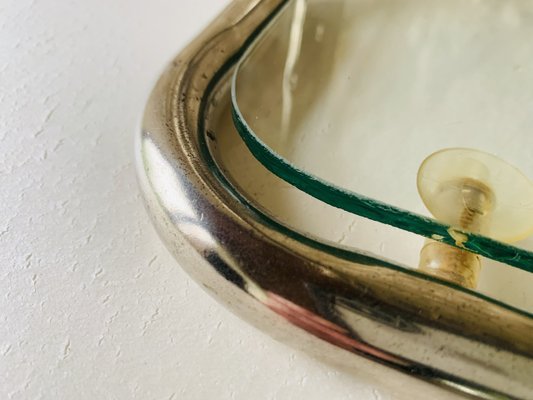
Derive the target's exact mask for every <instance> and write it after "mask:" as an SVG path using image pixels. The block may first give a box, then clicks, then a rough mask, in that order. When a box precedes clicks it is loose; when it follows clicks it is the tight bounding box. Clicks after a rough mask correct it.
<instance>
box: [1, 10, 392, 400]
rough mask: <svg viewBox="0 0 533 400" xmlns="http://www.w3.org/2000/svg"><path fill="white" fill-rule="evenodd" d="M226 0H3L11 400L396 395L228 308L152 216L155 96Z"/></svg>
mask: <svg viewBox="0 0 533 400" xmlns="http://www.w3.org/2000/svg"><path fill="white" fill-rule="evenodd" d="M223 3H224V2H221V1H217V0H195V1H194V2H191V1H188V0H187V1H184V0H181V1H178V0H155V1H150V2H148V1H141V0H135V1H127V0H114V1H103V0H95V1H81V0H77V1H66V0H63V1H52V0H48V1H40V0H35V1H26V0H23V1H22V0H2V1H0V143H1V148H0V150H1V151H0V188H1V189H0V249H1V252H0V318H1V319H0V399H133V398H135V399H326V398H328V399H380V398H385V397H386V396H384V395H383V393H382V392H380V391H379V390H376V389H375V388H372V387H369V386H368V385H367V384H366V383H365V382H361V381H359V380H358V378H357V377H353V376H349V375H345V374H342V373H339V372H336V371H334V370H331V369H330V368H328V367H326V366H323V365H321V364H319V363H317V362H315V361H313V360H311V359H309V358H307V357H306V356H305V355H302V354H300V353H294V352H293V351H292V350H290V349H288V348H287V347H285V346H283V345H281V344H278V343H276V342H274V341H273V340H271V339H270V338H268V337H266V336H264V335H263V334H261V333H259V332H257V331H256V330H255V329H253V328H251V327H249V326H248V325H246V324H245V323H244V322H242V321H240V320H239V319H237V318H236V317H234V316H233V315H231V314H230V313H229V312H227V311H225V310H224V309H223V308H222V307H220V306H219V305H218V304H216V303H215V302H214V301H213V300H212V299H211V298H209V297H208V296H207V295H206V294H205V293H203V292H202V291H201V290H200V289H199V288H198V287H197V286H196V285H195V284H194V283H193V282H192V281H191V280H190V279H189V278H188V277H187V276H186V275H185V274H184V273H183V272H182V271H181V269H180V268H179V267H178V266H177V265H176V263H175V262H174V260H173V259H172V258H171V257H170V256H169V255H168V253H167V251H166V250H165V249H164V248H163V246H162V245H161V243H160V242H159V240H158V238H157V237H156V234H155V233H154V231H153V229H152V227H151V225H150V223H149V221H148V218H147V216H146V214H145V212H144V209H143V206H142V204H141V199H140V197H139V194H138V190H137V185H136V181H135V174H134V168H133V164H132V160H133V145H132V137H133V133H134V131H135V129H136V127H137V122H138V121H139V120H140V116H141V112H142V109H143V105H144V102H145V100H146V98H147V95H148V93H149V91H150V89H151V87H152V85H153V84H154V81H155V79H156V77H157V75H158V73H159V72H160V71H161V69H162V68H163V66H164V65H165V63H166V62H168V60H169V59H170V58H171V57H172V56H173V55H174V54H175V53H176V52H177V51H178V50H179V49H180V48H181V47H183V46H184V45H185V44H186V43H187V42H188V41H189V40H190V39H191V38H192V37H193V36H194V35H195V34H196V33H197V32H198V31H199V29H200V28H201V27H202V26H203V25H205V24H206V23H207V22H208V21H209V20H210V19H211V18H212V17H213V16H214V15H215V14H216V13H218V11H219V10H220V9H221V8H222V7H223V5H224V4H223ZM387 398H388V397H387Z"/></svg>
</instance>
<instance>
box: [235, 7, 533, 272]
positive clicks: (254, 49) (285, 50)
mask: <svg viewBox="0 0 533 400" xmlns="http://www.w3.org/2000/svg"><path fill="white" fill-rule="evenodd" d="M531 37H533V2H528V1H519V0H509V1H506V2H501V1H498V0H478V1H473V0H472V1H470V0H446V1H444V0H442V1H432V2H428V1H425V0H405V1H401V2H399V1H396V0H349V1H348V0H346V1H341V0H307V1H306V0H294V1H291V2H289V3H288V5H287V7H285V8H284V9H283V10H282V11H281V12H280V14H279V15H278V17H277V18H276V19H275V20H274V21H273V22H272V23H271V24H270V26H269V27H268V28H267V29H265V31H264V32H263V33H262V34H261V35H260V36H259V37H258V38H257V39H256V40H255V41H254V43H253V44H252V46H251V47H250V49H249V51H248V52H247V54H245V56H244V57H243V61H242V62H241V64H240V66H239V67H238V69H237V71H236V74H235V77H234V82H233V89H232V95H233V113H234V121H235V125H236V127H237V129H238V131H239V133H240V134H241V137H242V138H243V139H244V142H245V143H246V144H247V146H248V147H249V149H250V150H251V151H252V153H253V154H254V155H255V157H257V159H258V160H259V161H260V162H261V163H263V164H264V165H265V166H266V167H267V168H268V169H269V170H271V171H272V172H274V173H275V174H276V175H278V176H279V177H281V178H283V179H284V180H286V181H288V182H289V183H291V184H292V185H294V186H296V187H298V188H299V189H301V190H303V191H305V192H307V193H309V194H311V195H312V196H314V197H316V198H318V199H320V200H322V201H324V202H326V203H329V204H331V205H333V206H335V207H338V208H341V209H343V210H346V211H349V212H351V213H354V214H357V215H360V216H363V217H365V218H368V219H371V220H375V221H378V222H382V223H385V224H389V225H392V226H395V227H398V228H401V229H403V230H407V231H410V232H413V233H416V234H418V235H422V236H425V237H428V238H431V239H433V240H437V241H440V242H444V243H447V244H449V245H452V246H455V247H460V248H465V249H468V250H469V251H472V252H475V253H478V254H481V255H483V256H485V257H488V258H491V259H494V260H497V261H500V262H503V263H506V264H508V265H512V266H515V267H518V268H521V269H523V270H526V271H529V272H533V252H532V251H533V239H532V237H531V236H530V234H531V232H532V230H533V189H532V188H533V185H532V184H531V181H530V178H531V177H533V134H531V130H532V128H533V112H531V111H533V44H532V42H531V40H530V38H531ZM458 148H459V150H457V149H458ZM446 149H455V150H448V151H443V150H446ZM465 149H467V150H465ZM430 155H433V156H432V157H431V158H429V159H428V156H430ZM448 165H449V168H448V167H447V166H448ZM417 183H418V187H417ZM426 205H427V206H429V208H431V212H430V211H429V210H428V209H427V207H426ZM435 218H438V219H439V220H437V219H435ZM429 244H431V243H429ZM428 251H429V250H428Z"/></svg>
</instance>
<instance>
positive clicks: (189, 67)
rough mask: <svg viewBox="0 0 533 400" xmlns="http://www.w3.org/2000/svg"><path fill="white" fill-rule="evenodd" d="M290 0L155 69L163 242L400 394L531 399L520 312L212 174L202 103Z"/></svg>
mask: <svg viewBox="0 0 533 400" xmlns="http://www.w3.org/2000/svg"><path fill="white" fill-rule="evenodd" d="M285 2H286V0H236V1H234V2H233V3H232V4H231V5H230V6H229V7H228V8H227V9H226V10H225V11H224V12H223V13H222V14H221V15H220V16H219V17H218V18H217V19H216V20H215V21H214V22H213V23H212V24H211V25H210V26H209V27H208V28H207V29H206V30H205V31H204V32H203V33H202V34H201V35H199V37H198V38H196V39H195V40H194V41H193V42H192V43H191V44H190V45H189V46H188V47H187V48H186V49H185V50H183V51H182V52H181V53H180V54H179V55H178V56H177V57H176V58H175V59H174V61H173V62H172V63H171V64H170V65H169V67H168V68H167V69H166V70H165V72H164V73H163V74H162V76H161V78H160V79H159V82H158V83H157V85H156V87H155V89H154V91H153V93H152V95H151V97H150V99H149V101H148V104H147V107H146V111H145V115H144V119H143V123H142V129H141V132H140V135H138V137H137V166H138V176H139V183H140V186H141V189H142V192H143V195H144V199H145V203H146V205H147V209H148V211H149V214H150V215H151V217H152V219H153V221H154V224H155V225H156V227H157V229H158V231H159V233H160V235H161V237H162V239H163V240H164V241H165V243H166V245H167V246H168V248H169V249H170V250H171V251H172V253H173V254H174V255H175V257H176V258H177V259H178V260H179V262H180V265H181V266H182V267H183V268H184V269H185V270H186V271H187V272H188V273H189V274H190V275H191V276H192V277H193V278H194V279H195V280H196V281H197V282H199V283H200V284H201V285H202V286H203V287H204V288H205V289H206V290H207V291H208V292H209V293H210V294H211V295H213V296H214V297H216V298H217V299H218V300H219V301H220V302H221V303H223V304H225V305H226V306H228V307H229V308H230V309H231V310H232V311H234V312H235V313H237V314H238V315H240V316H241V317H243V318H244V319H246V320H247V321H249V322H250V323H252V324H253V325H255V326H256V327H258V328H259V329H261V330H262V331H265V332H267V333H269V334H270V335H272V336H274V337H275V338H277V339H279V340H282V341H284V342H288V343H290V344H292V345H293V346H295V347H297V348H300V349H304V350H306V351H307V352H308V353H310V354H311V355H313V356H315V357H318V358H320V359H322V360H325V361H327V362H330V363H333V364H335V365H336V366H337V367H340V368H343V369H348V370H357V371H358V373H362V371H364V373H368V375H369V376H371V379H374V380H377V381H380V382H382V383H383V384H385V385H387V386H388V387H390V388H391V390H393V391H394V392H395V393H397V394H399V395H401V396H402V397H406V398H424V399H426V398H450V397H455V396H457V395H460V394H466V395H469V396H474V397H477V398H485V399H501V398H532V399H533V335H531V332H533V322H532V320H531V319H530V318H529V317H528V316H527V315H524V314H521V313H519V312H517V311H516V310H512V309H510V308H507V307H505V306H503V305H501V304H498V303H496V302H493V301H491V300H490V299H487V298H484V297H482V296H479V295H477V294H475V293H473V292H470V291H467V290H460V289H458V288H456V287H453V286H450V285H447V284H445V283H441V282H437V281H435V280H432V279H430V278H428V277H425V276H424V275H420V274H417V273H416V272H411V271H405V270H402V269H401V268H397V267H395V266H392V265H390V264H388V263H386V262H384V261H382V260H380V259H379V258H377V257H372V256H368V255H365V254H359V255H354V254H353V253H349V252H345V251H343V250H342V249H336V248H333V247H330V246H328V245H327V244H323V243H319V242H317V241H315V240H312V239H308V238H305V237H302V236H300V235H298V234H297V233H294V232H290V231H287V230H284V229H280V228H279V226H277V225H276V224H275V223H273V222H272V221H271V220H269V219H268V218H266V217H265V216H264V215H261V213H258V212H257V211H256V210H254V209H252V208H250V207H249V206H248V205H247V204H245V202H243V200H242V199H239V196H238V193H237V194H236V193H232V190H231V188H229V187H228V183H227V182H224V177H223V176H222V175H221V174H219V173H217V167H216V163H214V162H213V160H212V159H210V156H211V155H210V154H208V153H206V151H205V146H204V145H205V143H203V141H204V139H205V132H203V127H205V126H206V124H213V123H214V122H213V121H212V119H213V117H212V115H213V108H214V107H215V108H216V106H213V103H212V102H211V100H212V99H213V96H215V95H216V96H219V97H220V96H229V94H228V93H227V90H228V89H227V85H224V84H223V83H224V82H227V80H228V73H227V72H228V71H229V70H230V69H231V67H232V66H233V65H234V64H235V62H236V61H237V60H238V59H239V57H240V56H241V55H242V52H243V51H244V49H245V48H246V46H247V44H248V42H249V39H250V38H251V37H252V36H253V35H254V32H256V31H257V30H258V29H260V28H261V26H262V25H263V24H264V23H265V21H267V20H268V18H269V17H270V16H271V15H273V13H274V12H275V11H276V10H278V9H279V8H280V7H281V6H283V4H284V3H285ZM214 156H215V157H216V154H215V155H214ZM398 371H400V372H402V373H404V374H401V373H398ZM428 382H429V383H433V384H435V385H428Z"/></svg>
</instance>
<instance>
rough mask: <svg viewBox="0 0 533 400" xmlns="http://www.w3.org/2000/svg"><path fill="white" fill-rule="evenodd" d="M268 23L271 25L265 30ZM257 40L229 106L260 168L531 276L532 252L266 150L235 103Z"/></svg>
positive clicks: (340, 204)
mask: <svg viewBox="0 0 533 400" xmlns="http://www.w3.org/2000/svg"><path fill="white" fill-rule="evenodd" d="M271 23H273V21H270V22H269V24H268V25H267V26H266V27H265V29H266V28H268V26H270V24H271ZM263 32H264V31H263ZM263 32H262V33H263ZM260 37H261V34H259V35H258V36H257V37H256V38H255V40H253V41H248V47H247V49H246V51H245V52H244V54H243V56H242V58H241V60H240V61H239V63H238V64H237V67H236V68H235V71H234V74H233V77H232V80H231V103H232V117H233V121H234V124H235V127H236V129H237V131H238V133H239V135H240V137H241V138H242V140H243V141H244V143H245V144H246V146H247V147H248V149H249V150H250V152H251V153H252V154H253V156H254V157H255V158H256V159H257V160H258V161H259V162H260V163H261V164H263V166H265V167H266V168H267V169H268V170H269V171H270V172H272V173H273V174H275V175H276V176H278V177H279V178H281V179H283V180H284V181H286V182H287V183H289V184H291V185H292V186H294V187H296V188H298V189H299V190H302V191H303V192H305V193H307V194H309V195H311V196H312V197H314V198H316V199H318V200H320V201H322V202H324V203H327V204H329V205H331V206H333V207H336V208H339V209H342V210H344V211H347V212H349V213H352V214H356V215H359V216H362V217H364V218H368V219H371V220H373V221H377V222H380V223H383V224H386V225H390V226H393V227H395V228H398V229H402V230H405V231H408V232H411V233H414V234H416V235H420V236H424V237H426V238H430V239H433V240H436V241H439V242H442V243H446V244H448V245H451V246H454V247H457V248H460V249H465V250H468V251H470V252H472V253H475V254H479V255H480V256H483V257H486V258H489V259H492V260H495V261H499V262H502V263H504V264H507V265H509V266H512V267H515V268H518V269H520V270H523V271H526V272H530V273H533V251H529V250H526V249H522V248H520V247H516V246H513V245H510V244H506V243H503V242H500V241H497V240H494V239H491V238H489V237H486V236H483V235H479V234H475V233H471V232H468V231H465V230H462V229H459V228H456V227H453V226H450V225H447V224H444V223H442V222H439V221H437V220H435V219H433V218H429V217H425V216H422V215H420V214H417V213H414V212H411V211H408V210H405V209H402V208H399V207H396V206H393V205H390V204H387V203H385V202H382V201H379V200H375V199H372V198H369V197H366V196H364V195H361V194H359V193H356V192H353V191H350V190H347V189H344V188H342V187H339V186H336V185H333V184H331V183H328V182H327V181H325V180H323V179H321V178H319V177H317V176H315V175H313V174H310V173H307V172H305V171H304V170H302V169H301V168H298V167H297V166H296V165H294V164H292V163H291V162H290V161H289V160H287V159H285V158H283V157H282V156H281V155H280V154H278V153H277V152H276V151H274V150H273V149H272V148H270V147H269V146H267V145H266V143H264V142H263V141H262V140H261V139H260V138H259V136H258V135H256V134H255V132H254V131H253V129H252V128H251V127H250V125H248V123H247V121H246V119H245V118H244V116H243V115H242V112H241V110H240V108H239V104H238V99H237V80H238V74H239V70H240V68H241V66H242V65H243V63H244V62H245V60H246V58H247V56H248V55H249V54H250V52H252V51H253V49H254V46H255V45H256V44H258V43H260V42H258V39H260ZM454 236H455V238H454ZM457 236H460V237H462V238H463V237H466V240H464V241H461V242H460V243H459V242H458V241H457V239H456V237H457Z"/></svg>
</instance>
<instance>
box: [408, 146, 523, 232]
mask: <svg viewBox="0 0 533 400" xmlns="http://www.w3.org/2000/svg"><path fill="white" fill-rule="evenodd" d="M417 185H418V192H419V193H420V197H421V198H422V200H423V202H424V204H425V205H426V207H427V208H428V210H429V211H430V212H431V213H432V214H433V215H434V216H435V218H437V219H438V220H440V221H441V222H444V223H446V224H450V225H452V226H454V227H459V228H462V229H464V230H466V231H471V232H476V233H481V234H483V235H486V236H488V237H491V238H493V239H496V240H499V241H503V242H507V243H512V242H516V241H519V240H522V239H525V238H526V237H528V236H531V235H532V234H533V182H532V181H531V180H530V179H529V178H528V177H526V176H525V175H524V174H523V173H522V172H520V171H519V170H518V169H517V168H515V167H514V166H512V165H510V164H509V163H507V162H506V161H504V160H502V159H500V158H498V157H496V156H494V155H492V154H488V153H484V152H482V151H479V150H473V149H462V148H453V149H445V150H441V151H438V152H436V153H433V154H432V155H430V156H429V157H428V158H426V160H424V162H423V163H422V165H421V167H420V169H419V171H418V178H417Z"/></svg>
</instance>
